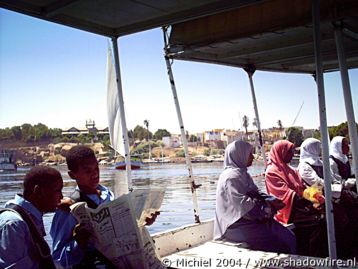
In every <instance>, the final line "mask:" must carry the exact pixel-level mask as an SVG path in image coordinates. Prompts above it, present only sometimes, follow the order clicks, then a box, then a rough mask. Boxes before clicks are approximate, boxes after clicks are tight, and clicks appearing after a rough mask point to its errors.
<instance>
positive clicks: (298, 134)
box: [286, 127, 303, 147]
mask: <svg viewBox="0 0 358 269" xmlns="http://www.w3.org/2000/svg"><path fill="white" fill-rule="evenodd" d="M286 136H287V140H288V141H290V142H292V143H294V144H295V146H296V147H299V146H301V144H302V142H303V134H302V130H300V129H299V128H297V127H290V128H288V129H287V131H286Z"/></svg>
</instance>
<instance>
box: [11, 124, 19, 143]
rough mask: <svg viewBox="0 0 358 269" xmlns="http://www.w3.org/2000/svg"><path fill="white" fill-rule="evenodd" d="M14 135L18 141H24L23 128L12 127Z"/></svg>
mask: <svg viewBox="0 0 358 269" xmlns="http://www.w3.org/2000/svg"><path fill="white" fill-rule="evenodd" d="M11 131H12V134H13V136H14V138H15V139H16V140H21V139H22V131H21V126H13V127H11Z"/></svg>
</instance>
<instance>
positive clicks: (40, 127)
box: [33, 123, 49, 141]
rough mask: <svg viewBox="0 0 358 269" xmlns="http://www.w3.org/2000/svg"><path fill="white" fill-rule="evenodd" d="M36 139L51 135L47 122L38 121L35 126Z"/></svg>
mask: <svg viewBox="0 0 358 269" xmlns="http://www.w3.org/2000/svg"><path fill="white" fill-rule="evenodd" d="M33 129H34V135H35V141H39V140H44V139H47V138H48V137H49V131H48V127H47V126H46V125H45V124H42V123H38V124H36V125H34V126H33Z"/></svg>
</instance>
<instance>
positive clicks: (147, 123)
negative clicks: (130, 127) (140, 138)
mask: <svg viewBox="0 0 358 269" xmlns="http://www.w3.org/2000/svg"><path fill="white" fill-rule="evenodd" d="M144 125H145V127H147V133H148V139H147V140H148V144H149V149H148V158H149V160H150V159H152V149H151V147H150V141H149V138H150V137H149V120H144Z"/></svg>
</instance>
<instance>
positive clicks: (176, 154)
mask: <svg viewBox="0 0 358 269" xmlns="http://www.w3.org/2000/svg"><path fill="white" fill-rule="evenodd" d="M175 156H176V157H185V152H184V150H183V149H181V150H178V151H177V152H176V153H175Z"/></svg>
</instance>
